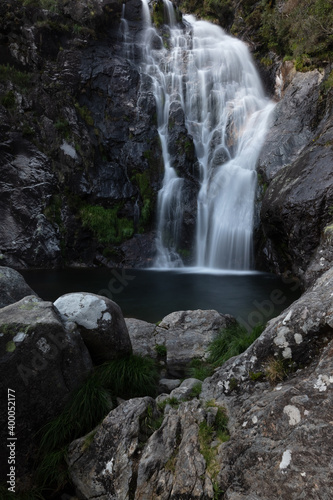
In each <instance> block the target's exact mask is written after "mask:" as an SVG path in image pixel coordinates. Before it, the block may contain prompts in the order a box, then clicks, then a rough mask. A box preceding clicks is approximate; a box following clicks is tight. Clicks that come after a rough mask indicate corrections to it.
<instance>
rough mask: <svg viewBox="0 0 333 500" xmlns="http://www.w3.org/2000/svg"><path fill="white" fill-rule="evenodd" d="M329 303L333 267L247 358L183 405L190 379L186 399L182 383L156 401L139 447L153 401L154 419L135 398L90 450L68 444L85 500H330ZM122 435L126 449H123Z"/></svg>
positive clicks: (332, 326) (332, 306)
mask: <svg viewBox="0 0 333 500" xmlns="http://www.w3.org/2000/svg"><path fill="white" fill-rule="evenodd" d="M332 296H333V269H331V270H330V271H328V272H327V273H325V274H324V275H323V276H322V277H321V278H320V279H319V280H317V282H316V283H315V285H314V286H313V287H311V288H310V289H309V290H308V291H307V292H306V293H305V294H304V295H303V296H302V297H301V298H300V299H299V300H297V301H296V302H295V303H294V304H292V305H291V306H290V307H289V308H288V309H286V310H285V311H284V312H283V313H282V314H281V315H280V316H279V317H277V318H275V319H273V320H271V321H270V322H269V324H268V326H267V328H266V330H265V331H264V332H263V334H262V335H261V336H260V337H259V338H258V339H257V340H256V341H255V343H254V344H253V345H252V346H251V347H250V348H249V349H248V350H247V351H245V352H244V353H243V354H241V355H240V356H238V357H235V358H232V359H230V360H229V361H227V362H226V363H225V364H224V365H223V366H222V367H221V368H219V369H217V370H216V372H215V373H214V375H213V376H212V377H211V378H208V379H206V380H205V381H204V383H203V385H202V392H201V394H200V396H199V397H198V396H197V397H195V398H193V399H192V400H186V399H188V398H189V397H191V395H190V394H189V393H188V392H186V391H185V389H186V387H190V386H191V384H192V382H191V381H185V382H184V383H183V384H182V385H183V386H184V391H183V396H181V394H180V392H181V391H180V390H181V388H182V386H180V387H179V388H177V389H175V390H174V391H173V392H172V393H171V394H170V398H167V397H166V396H159V397H158V398H157V401H158V408H159V411H160V412H163V411H164V418H163V421H162V423H161V424H160V423H157V422H156V421H155V424H154V425H153V423H152V422H151V421H150V423H149V424H148V428H150V429H151V435H150V437H149V433H148V434H147V433H146V434H145V439H143V441H142V444H141V446H140V450H138V447H137V442H138V441H137V438H136V436H137V435H138V428H139V427H140V424H138V419H139V420H140V417H142V416H143V415H145V416H146V415H147V414H146V413H145V411H146V409H147V404H149V406H150V407H151V410H150V415H151V416H153V415H154V414H155V406H154V402H153V401H152V400H149V403H148V398H143V399H135V400H130V401H128V402H126V403H124V404H122V405H121V406H120V407H119V408H117V409H115V410H113V411H111V413H110V414H109V415H108V417H107V418H106V419H105V420H104V422H103V423H102V424H101V426H100V427H99V428H98V430H97V433H96V434H95V436H94V438H93V440H92V443H91V444H90V446H89V448H88V450H87V449H85V447H84V446H83V443H84V439H82V440H79V441H75V442H74V443H73V444H72V445H71V447H70V451H69V464H70V470H71V477H72V479H73V482H74V484H75V485H76V487H77V491H78V493H79V495H81V497H82V498H83V499H85V500H88V499H89V500H90V499H92V498H94V497H96V496H100V498H103V499H104V498H105V499H106V498H107V494H106V491H108V492H112V494H113V495H115V496H114V498H117V500H118V499H119V500H122V499H126V498H134V499H135V500H139V499H140V500H141V499H142V500H155V499H160V500H164V499H165V500H167V499H171V500H176V499H179V498H191V499H192V498H194V499H202V500H207V499H213V498H225V499H228V500H241V499H244V500H245V499H249V498H251V499H253V500H266V499H267V500H268V499H270V500H275V499H276V500H278V499H281V498H288V499H291V500H297V499H299V498H314V499H318V500H319V499H320V500H322V499H324V500H329V499H330V498H331V492H332V488H333V482H332V468H331V466H332V464H331V425H332V423H331V420H332V407H333V377H332V368H333V366H332V359H333V357H332V354H333V340H332V332H333V300H332ZM177 391H178V392H177ZM173 394H174V395H175V397H174V398H172V399H171V397H172V395H173ZM177 396H178V397H177ZM177 400H178V401H177ZM163 401H164V403H163ZM162 403H163V404H162ZM135 408H137V410H136V409H135ZM163 408H165V410H163ZM135 412H137V413H135ZM226 415H227V417H228V422H227V421H226ZM119 419H122V422H123V426H122V424H121V422H120V421H119ZM129 419H130V420H131V422H132V427H131V430H129V431H128V430H127V428H128V421H129ZM143 423H147V420H146V418H144V419H143V420H141V425H143ZM226 424H227V426H228V431H229V434H230V436H229V439H228V438H227V436H226ZM159 425H160V426H159ZM158 426H159V428H158V429H157V430H154V428H156V427H158ZM122 429H125V430H126V434H125V435H124V437H123V439H124V442H125V443H126V446H125V448H123V446H122V445H119V443H118V435H117V432H119V433H121V432H122ZM133 436H134V439H133ZM128 437H129V438H128ZM128 439H129V440H130V442H128ZM104 443H105V444H104ZM110 450H111V452H110ZM129 457H131V458H129ZM119 464H122V465H121V467H120V465H119ZM119 477H122V479H123V481H122V483H121V486H120V482H119ZM107 488H108V490H107Z"/></svg>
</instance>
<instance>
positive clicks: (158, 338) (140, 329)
mask: <svg viewBox="0 0 333 500" xmlns="http://www.w3.org/2000/svg"><path fill="white" fill-rule="evenodd" d="M125 321H126V325H127V328H128V332H129V335H130V338H131V342H132V346H133V352H134V353H137V354H141V355H145V356H150V357H153V358H158V357H159V354H158V353H159V347H161V346H163V347H164V348H165V356H162V357H163V358H164V360H165V363H166V369H167V372H168V375H169V376H172V377H178V376H184V373H185V372H186V368H187V366H188V364H189V362H190V361H191V360H192V359H194V358H199V359H205V356H206V355H207V352H206V349H207V346H208V345H209V344H210V343H211V342H212V340H213V339H214V338H215V337H216V335H217V334H218V332H219V331H220V330H221V329H222V328H226V327H227V326H229V325H231V324H233V323H235V319H234V318H233V317H232V316H230V315H229V314H220V313H219V312H217V311H214V310H201V309H198V310H195V311H177V312H174V313H171V314H168V315H167V316H165V318H163V319H162V321H161V322H160V323H159V324H158V326H156V325H153V324H151V323H147V322H146V321H142V320H138V319H133V318H129V319H126V320H125Z"/></svg>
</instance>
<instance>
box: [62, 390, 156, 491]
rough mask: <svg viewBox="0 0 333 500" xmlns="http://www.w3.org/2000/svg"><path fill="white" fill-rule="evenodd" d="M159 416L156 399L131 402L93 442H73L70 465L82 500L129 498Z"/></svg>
mask: <svg viewBox="0 0 333 500" xmlns="http://www.w3.org/2000/svg"><path fill="white" fill-rule="evenodd" d="M157 414H158V412H157V409H156V403H155V401H154V399H152V398H149V397H145V398H136V399H130V400H129V401H125V402H124V403H122V404H121V405H120V406H118V407H117V408H116V409H115V410H113V411H111V412H110V413H109V414H108V415H107V417H105V419H104V420H103V422H102V423H101V425H100V426H99V427H98V428H97V432H96V433H95V434H94V435H93V438H92V439H89V440H88V439H87V437H83V438H81V439H77V440H76V441H73V443H72V444H71V445H70V447H69V450H68V465H69V472H70V476H71V479H72V481H73V483H74V485H75V487H76V492H77V494H78V495H79V497H80V498H84V499H92V498H96V497H98V498H100V500H107V499H108V498H114V499H117V500H120V499H124V500H125V498H129V494H130V492H133V487H134V490H135V482H136V460H137V458H138V457H139V455H140V453H141V452H140V448H142V444H143V443H144V442H145V441H146V440H147V438H148V436H149V435H150V434H151V432H152V431H151V429H150V425H151V421H152V419H153V418H154V417H155V416H156V415H157ZM88 436H89V435H88ZM87 443H88V444H87Z"/></svg>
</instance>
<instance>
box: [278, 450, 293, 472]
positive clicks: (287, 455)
mask: <svg viewBox="0 0 333 500" xmlns="http://www.w3.org/2000/svg"><path fill="white" fill-rule="evenodd" d="M290 462H291V451H290V450H286V451H284V452H283V455H282V460H281V462H280V469H286V468H287V467H288V465H290Z"/></svg>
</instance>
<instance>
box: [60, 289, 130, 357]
mask: <svg viewBox="0 0 333 500" xmlns="http://www.w3.org/2000/svg"><path fill="white" fill-rule="evenodd" d="M54 306H55V307H56V308H57V310H58V311H59V313H60V316H61V318H62V320H63V321H64V322H65V323H75V326H76V327H77V328H78V330H79V332H80V334H81V336H82V338H83V341H84V343H85V344H86V346H87V348H88V351H89V353H90V355H91V357H92V359H93V360H94V362H95V363H97V364H98V363H102V362H104V361H110V360H112V359H116V358H119V357H121V356H126V355H127V354H130V353H131V352H132V345H131V340H130V337H129V335H128V331H127V327H126V324H125V320H124V317H123V313H122V312H121V309H120V307H119V306H118V304H116V303H115V302H113V301H112V300H110V299H108V298H106V297H102V296H99V295H95V294H92V293H68V294H66V295H62V296H61V297H59V298H58V299H57V300H56V301H55V302H54Z"/></svg>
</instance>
